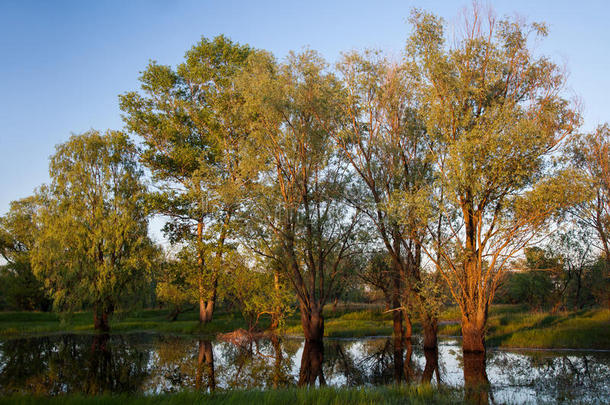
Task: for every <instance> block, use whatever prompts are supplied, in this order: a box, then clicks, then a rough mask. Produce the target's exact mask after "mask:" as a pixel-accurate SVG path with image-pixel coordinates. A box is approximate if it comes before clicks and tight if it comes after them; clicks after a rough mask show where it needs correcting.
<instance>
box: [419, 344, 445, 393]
mask: <svg viewBox="0 0 610 405" xmlns="http://www.w3.org/2000/svg"><path fill="white" fill-rule="evenodd" d="M424 357H425V358H426V366H425V367H424V371H423V372H422V375H421V382H423V383H428V384H429V383H431V382H432V376H433V375H436V383H437V384H438V385H440V384H441V374H440V369H439V367H438V346H437V347H435V348H434V349H424Z"/></svg>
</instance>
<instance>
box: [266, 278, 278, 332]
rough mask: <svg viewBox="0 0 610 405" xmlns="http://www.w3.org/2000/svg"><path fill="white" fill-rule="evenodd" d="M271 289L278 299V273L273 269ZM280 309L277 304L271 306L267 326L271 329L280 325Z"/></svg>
mask: <svg viewBox="0 0 610 405" xmlns="http://www.w3.org/2000/svg"><path fill="white" fill-rule="evenodd" d="M273 290H274V291H275V294H276V299H279V296H280V294H279V293H280V274H279V272H278V271H277V270H274V271H273ZM276 302H278V301H276ZM280 311H281V308H280V306H279V304H278V305H276V306H275V307H274V308H273V313H272V314H271V325H270V326H269V327H270V329H271V330H275V329H277V328H278V327H279V326H280Z"/></svg>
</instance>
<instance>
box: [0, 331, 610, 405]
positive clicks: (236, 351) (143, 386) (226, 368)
mask: <svg viewBox="0 0 610 405" xmlns="http://www.w3.org/2000/svg"><path fill="white" fill-rule="evenodd" d="M422 380H424V381H430V382H431V383H432V384H434V385H437V384H441V385H447V386H452V387H464V386H465V388H466V393H467V394H468V390H469V389H470V388H471V387H474V386H480V385H485V382H486V381H489V389H486V390H483V394H481V390H477V391H476V393H473V394H472V395H474V396H475V397H473V399H475V400H477V398H476V396H477V395H479V396H480V395H484V396H485V399H484V400H483V402H485V401H487V400H489V401H490V402H492V403H504V402H510V403H513V402H517V403H518V402H539V401H541V402H562V401H577V402H590V403H599V402H601V403H607V402H610V352H602V351H577V350H565V351H547V350H495V349H491V350H488V352H487V355H486V356H485V357H483V356H475V357H472V356H466V358H465V357H464V356H463V354H462V350H461V348H460V342H459V341H458V340H453V339H445V340H441V341H440V342H439V347H438V350H437V351H423V350H422V349H421V345H419V344H418V342H417V340H414V341H413V343H412V344H406V343H405V344H400V343H396V344H395V343H394V341H393V340H392V339H389V338H385V337H383V338H364V339H325V341H324V345H323V347H319V346H312V345H306V344H305V342H304V341H303V340H302V339H296V338H283V339H280V338H270V339H260V340H256V341H251V342H246V343H244V344H243V345H241V346H239V345H235V344H232V343H227V342H220V341H210V340H202V339H198V338H197V337H191V336H188V337H185V336H171V335H163V334H153V333H130V334H122V335H119V334H112V335H109V336H107V335H106V336H100V335H97V336H96V335H88V334H77V335H75V334H61V335H51V336H37V337H18V338H10V339H2V340H0V395H7V394H11V393H16V392H21V393H36V394H51V395H54V394H61V393H88V394H96V393H101V392H141V393H148V394H150V393H160V392H172V391H178V390H182V389H201V390H212V389H246V388H264V389H272V388H275V387H286V386H295V385H306V384H308V385H319V384H327V385H331V386H361V385H365V386H366V385H369V386H370V385H384V384H392V383H396V382H400V383H418V382H421V381H422ZM465 381H466V385H465ZM485 386H486V385H485ZM473 392H474V391H473ZM480 399H481V398H478V400H480Z"/></svg>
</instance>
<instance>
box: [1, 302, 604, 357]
mask: <svg viewBox="0 0 610 405" xmlns="http://www.w3.org/2000/svg"><path fill="white" fill-rule="evenodd" d="M167 315H168V312H167V310H158V309H154V310H141V311H136V312H133V313H129V314H122V315H119V316H115V317H114V318H113V320H112V322H111V330H112V331H113V332H129V331H157V332H164V333H175V334H197V335H209V336H215V335H216V334H217V333H222V332H229V331H233V330H235V329H238V328H247V323H246V322H245V321H244V319H243V318H242V317H241V315H240V314H239V313H238V312H220V311H218V312H217V313H216V314H215V315H214V320H213V322H211V323H210V324H208V325H205V326H200V325H199V323H198V322H197V313H196V312H195V311H194V310H191V311H188V312H185V313H182V314H180V316H179V317H178V319H177V320H176V321H174V322H170V321H168V319H167ZM92 319H93V317H92V314H91V313H90V312H79V313H76V314H73V315H72V316H71V317H70V319H63V320H62V319H61V317H60V316H59V315H57V314H53V313H42V312H0V335H5V336H10V335H17V334H21V333H54V332H65V331H75V332H93V322H92ZM266 322H268V320H265V321H263V322H262V324H261V326H262V327H263V328H264V327H266V326H267V325H268V323H266ZM413 331H414V333H416V334H417V333H419V331H420V326H419V323H418V322H417V321H415V322H414V324H413ZM285 332H286V333H287V334H288V335H295V336H300V335H302V330H301V324H300V319H299V314H298V313H295V314H293V316H292V317H290V318H289V319H288V320H287V321H286V330H285ZM324 332H325V335H326V336H328V337H354V338H357V337H364V336H383V335H390V334H391V333H392V318H391V314H390V313H387V312H385V311H384V310H383V309H382V308H381V307H378V306H371V305H342V306H339V307H337V308H336V309H335V310H333V309H332V307H330V306H329V307H327V308H325V331H324ZM460 334H461V332H460V313H459V310H458V309H457V308H455V307H451V308H448V309H446V310H445V311H444V312H443V314H442V315H441V317H440V325H439V335H440V336H460ZM487 344H488V346H489V347H494V346H495V347H506V348H509V347H522V348H527V347H529V348H574V349H578V348H581V349H610V310H607V309H605V310H604V309H596V310H586V311H578V312H568V313H559V314H551V313H548V312H530V311H528V310H527V309H526V308H525V307H523V306H518V305H496V306H493V307H492V308H491V310H490V315H489V321H488V333H487Z"/></svg>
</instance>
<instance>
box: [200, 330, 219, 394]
mask: <svg viewBox="0 0 610 405" xmlns="http://www.w3.org/2000/svg"><path fill="white" fill-rule="evenodd" d="M204 375H205V376H206V377H207V380H208V384H207V386H208V388H209V389H210V391H214V390H215V389H216V376H215V375H214V351H213V350H212V342H211V341H209V340H202V339H199V355H198V356H197V377H196V378H195V388H197V389H198V390H201V389H203V387H204V385H203V377H204Z"/></svg>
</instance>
